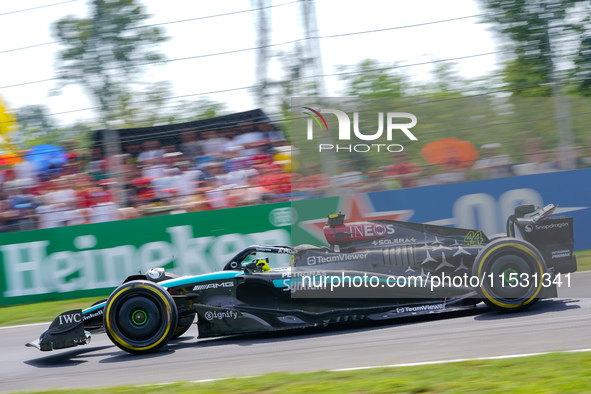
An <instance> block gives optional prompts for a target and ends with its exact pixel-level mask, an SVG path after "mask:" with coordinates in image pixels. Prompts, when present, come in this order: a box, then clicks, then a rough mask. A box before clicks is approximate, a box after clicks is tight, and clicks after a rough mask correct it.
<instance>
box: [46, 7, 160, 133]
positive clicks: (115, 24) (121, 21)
mask: <svg viewBox="0 0 591 394" xmlns="http://www.w3.org/2000/svg"><path fill="white" fill-rule="evenodd" d="M148 18H149V15H148V14H146V12H145V10H144V7H143V6H142V5H141V4H139V1H137V0H113V1H107V0H91V1H90V2H89V16H88V17H84V18H78V17H75V16H71V15H70V16H66V17H64V18H62V19H60V20H58V21H57V22H55V23H54V24H53V26H52V27H53V35H54V36H55V38H56V40H57V41H58V42H59V44H60V45H61V46H62V47H63V49H62V50H60V51H59V52H58V55H57V63H56V75H57V78H59V80H60V84H59V85H58V89H60V88H61V87H63V86H66V85H69V84H78V85H80V86H81V87H82V88H83V89H84V91H85V93H86V94H87V95H88V96H89V97H90V98H91V101H93V102H95V103H96V104H97V106H98V108H99V111H100V113H101V116H102V118H103V119H102V120H103V121H106V122H108V121H111V120H116V119H118V118H119V116H120V115H121V114H120V113H118V112H119V108H118V107H119V105H120V104H121V103H125V101H126V99H127V97H128V96H129V95H130V94H132V91H133V89H132V86H133V85H134V84H135V83H136V82H137V81H138V78H139V77H140V76H141V75H142V72H143V71H144V70H145V69H146V67H147V66H148V65H149V64H152V63H157V62H159V61H162V60H164V56H163V55H162V54H160V53H159V52H158V51H157V50H156V47H157V46H158V45H159V44H160V43H162V42H164V41H166V40H167V39H168V37H167V36H166V35H165V33H164V31H163V29H161V28H159V27H148V26H146V25H145V23H144V22H145V21H146V20H147V19H148Z"/></svg>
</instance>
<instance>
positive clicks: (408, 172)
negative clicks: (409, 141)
mask: <svg viewBox="0 0 591 394" xmlns="http://www.w3.org/2000/svg"><path fill="white" fill-rule="evenodd" d="M394 160H395V163H394V164H390V165H389V166H387V167H386V168H385V173H386V176H387V177H389V178H391V179H395V180H398V181H400V186H401V187H402V188H407V187H415V186H416V185H417V179H418V178H419V177H420V175H421V170H420V169H421V166H420V165H419V164H418V163H411V162H409V159H408V155H407V154H406V153H405V152H398V153H395V154H394Z"/></svg>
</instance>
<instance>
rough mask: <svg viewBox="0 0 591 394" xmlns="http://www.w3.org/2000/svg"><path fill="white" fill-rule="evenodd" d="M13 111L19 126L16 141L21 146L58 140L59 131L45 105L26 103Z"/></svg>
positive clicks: (27, 146) (26, 146)
mask: <svg viewBox="0 0 591 394" xmlns="http://www.w3.org/2000/svg"><path fill="white" fill-rule="evenodd" d="M15 112H16V118H17V119H18V126H19V130H18V136H19V138H18V139H19V141H18V143H19V145H21V146H22V147H24V148H31V147H33V146H35V145H40V144H49V143H53V142H55V141H59V140H60V135H59V132H58V130H57V128H56V125H55V123H54V122H53V119H52V118H51V116H50V114H49V109H48V108H47V107H46V106H44V105H26V106H24V107H20V108H18V109H17V110H16V111H15Z"/></svg>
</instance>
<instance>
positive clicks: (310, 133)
mask: <svg viewBox="0 0 591 394" xmlns="http://www.w3.org/2000/svg"><path fill="white" fill-rule="evenodd" d="M302 108H303V109H304V110H305V111H304V112H303V113H304V114H306V115H308V116H309V117H310V119H308V124H307V139H308V140H313V139H314V123H316V124H317V125H318V127H319V129H320V130H321V131H322V130H323V129H324V130H325V132H327V133H328V132H330V130H329V129H328V123H327V122H326V119H325V117H324V116H323V115H322V114H332V115H335V116H336V117H337V121H338V129H339V130H338V139H339V141H350V140H351V119H350V118H349V115H347V114H346V113H345V112H343V111H340V110H338V109H327V108H323V109H320V110H319V111H317V110H315V109H312V108H310V107H302ZM385 117H386V128H385V129H386V141H388V142H390V141H392V140H393V135H394V131H395V130H396V131H398V130H399V131H402V132H403V133H404V135H405V136H406V137H407V138H408V139H409V140H411V141H418V139H417V137H415V135H414V134H413V133H412V132H411V131H410V130H409V129H410V128H412V127H414V126H416V124H417V117H416V116H414V115H413V114H411V113H408V112H388V113H386V116H385ZM394 119H407V120H410V122H407V123H394ZM314 121H315V122H314ZM353 134H354V135H355V137H357V138H358V139H360V140H362V141H377V140H379V139H381V138H382V135H383V134H384V113H383V112H378V127H377V131H376V132H375V133H373V134H363V133H362V132H361V131H360V129H359V113H358V112H353ZM403 149H404V147H403V146H402V145H400V144H376V143H372V144H349V145H343V144H341V145H339V144H336V145H334V144H319V145H318V151H319V152H322V151H327V150H335V151H336V152H338V151H348V152H360V153H362V152H369V151H371V150H377V151H378V152H381V151H382V152H386V151H387V152H401V151H402V150H403Z"/></svg>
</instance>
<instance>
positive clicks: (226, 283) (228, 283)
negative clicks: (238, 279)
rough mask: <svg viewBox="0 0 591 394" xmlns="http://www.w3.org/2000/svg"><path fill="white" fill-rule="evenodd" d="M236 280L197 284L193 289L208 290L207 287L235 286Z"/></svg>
mask: <svg viewBox="0 0 591 394" xmlns="http://www.w3.org/2000/svg"><path fill="white" fill-rule="evenodd" d="M233 286H234V282H223V283H208V284H206V285H197V286H195V287H194V288H193V290H206V289H218V288H220V287H233Z"/></svg>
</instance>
